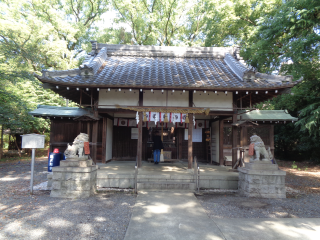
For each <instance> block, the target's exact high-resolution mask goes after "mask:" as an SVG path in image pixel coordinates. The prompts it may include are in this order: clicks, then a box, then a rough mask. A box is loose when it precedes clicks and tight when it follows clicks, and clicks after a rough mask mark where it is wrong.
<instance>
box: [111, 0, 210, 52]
mask: <svg viewBox="0 0 320 240" xmlns="http://www.w3.org/2000/svg"><path fill="white" fill-rule="evenodd" d="M112 4H113V6H114V8H115V9H116V11H117V12H118V15H119V16H118V18H117V19H116V21H117V22H118V23H125V24H128V25H129V26H130V30H131V34H132V43H133V44H137V45H158V46H173V45H179V44H182V45H186V44H187V45H194V44H195V42H197V40H198V39H199V37H200V35H201V32H202V28H203V27H204V24H205V22H204V14H205V1H201V0H194V1H186V0H180V1H178V0H164V1H157V0H152V1H145V0H113V1H112ZM202 44H203V43H202V42H200V41H198V42H197V45H202Z"/></svg>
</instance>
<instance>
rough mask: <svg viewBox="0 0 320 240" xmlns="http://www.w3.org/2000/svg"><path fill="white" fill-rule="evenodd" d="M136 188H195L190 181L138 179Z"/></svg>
mask: <svg viewBox="0 0 320 240" xmlns="http://www.w3.org/2000/svg"><path fill="white" fill-rule="evenodd" d="M137 188H138V190H142V189H153V190H156V189H157V190H167V189H179V190H194V189H195V188H196V184H195V183H191V182H172V181H158V182H157V181H152V182H150V181H145V182H144V181H139V182H138V183H137Z"/></svg>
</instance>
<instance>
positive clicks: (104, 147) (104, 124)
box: [102, 117, 108, 163]
mask: <svg viewBox="0 0 320 240" xmlns="http://www.w3.org/2000/svg"><path fill="white" fill-rule="evenodd" d="M102 121H103V122H102V163H104V162H105V161H106V154H107V121H108V118H106V117H104V118H103V119H102Z"/></svg>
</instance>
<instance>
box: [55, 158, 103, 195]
mask: <svg viewBox="0 0 320 240" xmlns="http://www.w3.org/2000/svg"><path fill="white" fill-rule="evenodd" d="M97 169H98V167H97V166H96V165H93V163H92V160H86V159H80V160H79V159H69V160H64V161H61V162H60V166H59V167H54V168H52V190H51V194H50V196H51V197H62V198H86V197H89V196H91V195H92V194H94V193H95V192H96V181H97Z"/></svg>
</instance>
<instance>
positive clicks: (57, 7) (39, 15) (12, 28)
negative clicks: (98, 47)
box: [0, 0, 107, 133]
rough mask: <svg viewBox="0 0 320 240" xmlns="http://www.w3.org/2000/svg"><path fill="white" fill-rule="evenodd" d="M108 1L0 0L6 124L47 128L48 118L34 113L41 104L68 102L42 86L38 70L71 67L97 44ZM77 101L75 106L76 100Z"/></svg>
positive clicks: (2, 120) (1, 117) (1, 120)
mask: <svg viewBox="0 0 320 240" xmlns="http://www.w3.org/2000/svg"><path fill="white" fill-rule="evenodd" d="M106 10H107V1H105V0H66V1H60V0H46V1H43V0H31V1H28V0H10V1H8V0H4V1H1V2H0V82H1V84H0V102H1V105H0V125H2V128H10V129H16V128H19V129H24V131H26V132H30V131H31V132H34V131H35V132H38V133H43V132H44V131H46V130H48V128H49V124H48V121H46V120H44V119H37V118H33V117H32V116H30V115H29V114H28V112H29V111H30V110H33V109H35V108H36V106H37V105H38V104H50V105H64V100H63V99H61V98H60V97H59V96H58V95H57V94H55V93H54V92H52V91H51V90H45V89H42V88H41V87H40V86H39V84H40V82H39V81H38V80H37V79H35V78H34V77H33V75H32V74H33V73H34V72H37V73H38V74H39V72H40V71H41V70H42V69H52V70H53V69H55V70H61V69H70V68H74V67H76V66H77V65H79V64H80V59H81V58H80V57H81V54H82V52H83V51H84V50H86V49H89V48H91V46H90V43H89V40H92V39H94V36H95V30H96V27H95V26H94V24H95V22H96V21H98V20H99V19H100V18H101V15H102V14H103V13H104V12H105V11H106ZM71 105H74V104H72V103H71Z"/></svg>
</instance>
